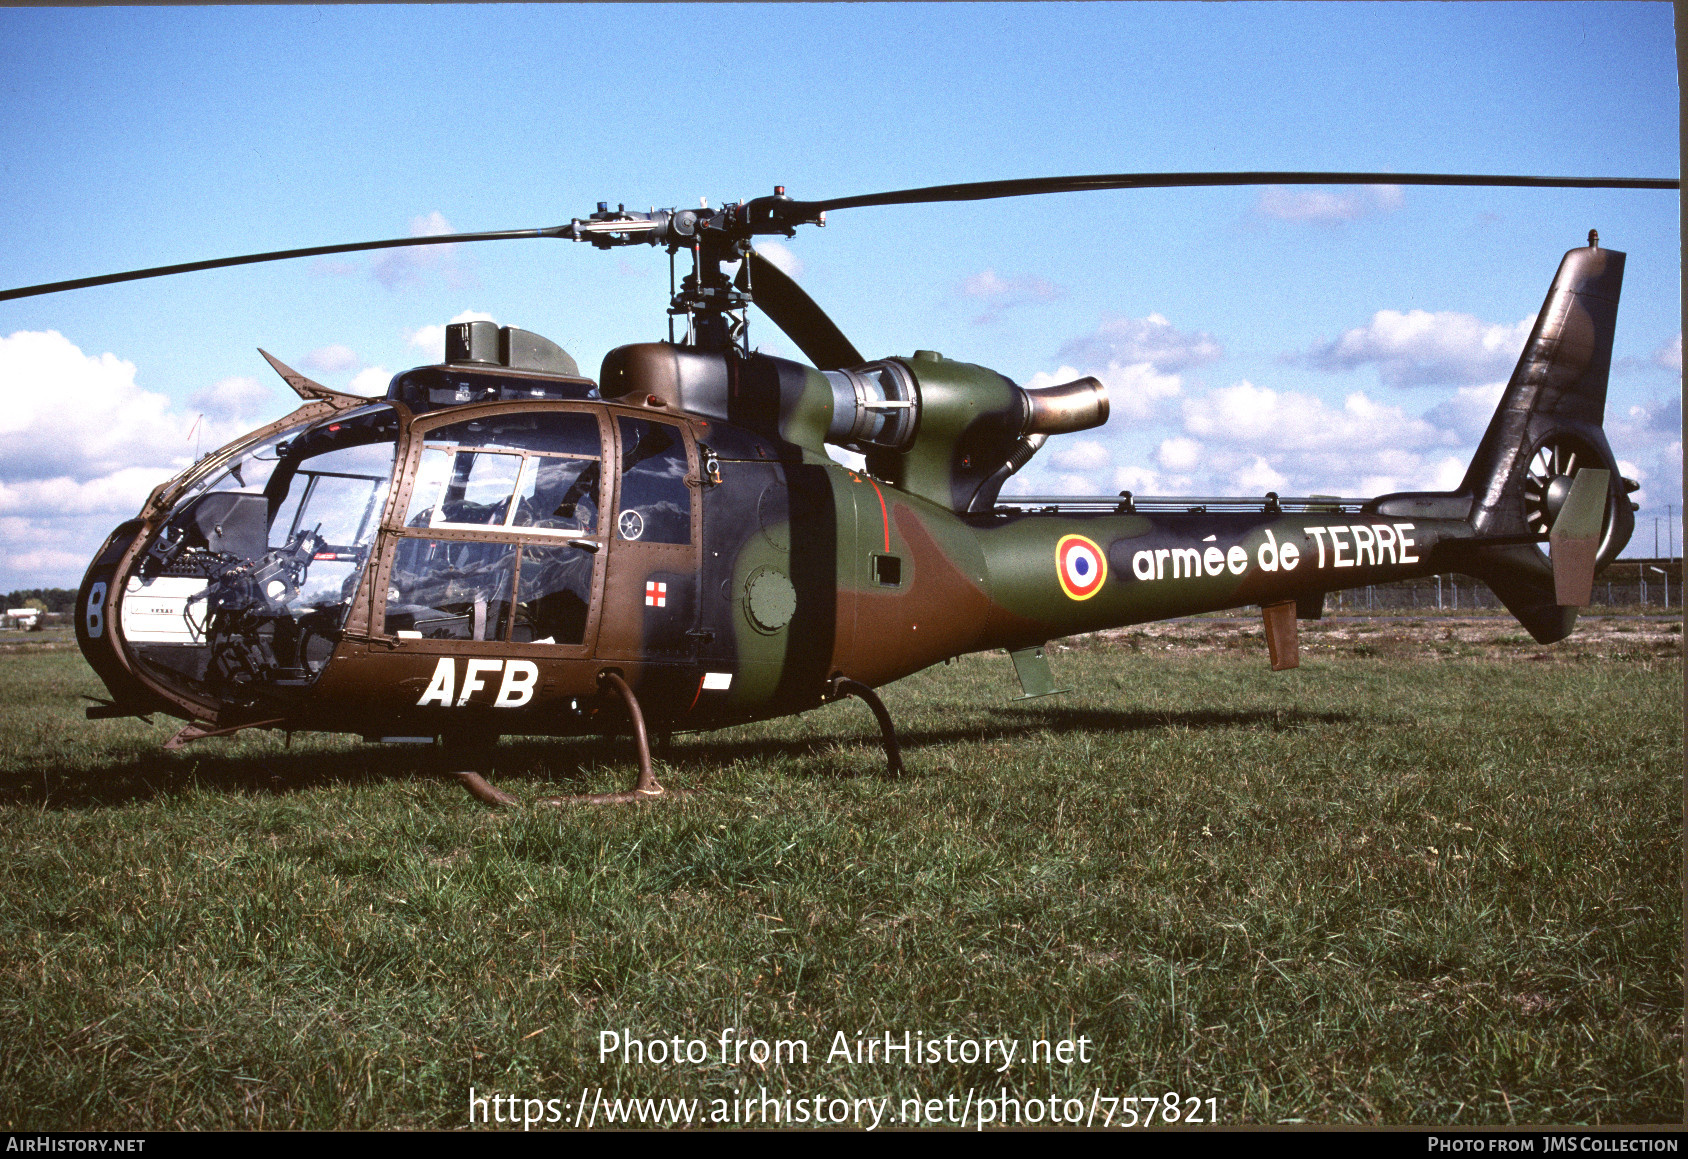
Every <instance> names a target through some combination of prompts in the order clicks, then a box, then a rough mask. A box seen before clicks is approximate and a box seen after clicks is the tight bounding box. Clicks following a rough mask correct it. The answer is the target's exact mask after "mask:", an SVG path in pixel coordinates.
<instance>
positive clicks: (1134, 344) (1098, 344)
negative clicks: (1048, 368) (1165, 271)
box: [1059, 314, 1225, 373]
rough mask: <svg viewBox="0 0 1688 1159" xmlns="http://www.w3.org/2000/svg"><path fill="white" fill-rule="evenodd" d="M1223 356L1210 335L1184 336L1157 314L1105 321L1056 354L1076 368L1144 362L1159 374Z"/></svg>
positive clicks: (1066, 344)
mask: <svg viewBox="0 0 1688 1159" xmlns="http://www.w3.org/2000/svg"><path fill="white" fill-rule="evenodd" d="M1224 353H1225V352H1224V350H1223V349H1221V347H1220V345H1219V343H1218V342H1217V341H1216V340H1215V339H1214V337H1213V335H1211V334H1206V333H1196V334H1190V333H1186V332H1184V331H1182V330H1179V329H1177V328H1175V327H1174V326H1173V325H1172V323H1170V322H1168V321H1167V320H1166V319H1165V318H1164V317H1162V316H1161V315H1160V314H1150V315H1149V316H1148V317H1146V318H1112V319H1109V320H1108V321H1106V322H1103V323H1102V324H1101V325H1100V326H1098V327H1097V328H1096V330H1095V331H1094V332H1092V333H1090V334H1087V335H1085V336H1084V337H1082V338H1074V339H1072V340H1070V341H1069V342H1067V343H1065V344H1064V345H1063V346H1062V347H1061V349H1060V351H1059V354H1060V357H1062V358H1065V359H1068V360H1070V361H1073V362H1076V363H1078V364H1079V365H1088V366H1103V365H1110V366H1112V365H1117V366H1129V365H1134V364H1137V363H1148V364H1150V365H1151V366H1153V367H1154V369H1155V370H1157V371H1159V372H1162V373H1169V372H1174V371H1179V370H1186V369H1188V368H1190V367H1192V366H1201V365H1202V364H1204V363H1208V362H1212V361H1214V360H1215V359H1217V358H1220V357H1221V356H1223V355H1224Z"/></svg>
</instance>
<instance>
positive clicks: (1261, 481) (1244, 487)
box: [1232, 455, 1393, 495]
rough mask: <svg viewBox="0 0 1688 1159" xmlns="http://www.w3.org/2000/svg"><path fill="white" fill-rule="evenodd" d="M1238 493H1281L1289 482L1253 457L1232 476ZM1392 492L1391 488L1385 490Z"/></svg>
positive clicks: (1285, 477)
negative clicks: (1252, 460) (1250, 461)
mask: <svg viewBox="0 0 1688 1159" xmlns="http://www.w3.org/2000/svg"><path fill="white" fill-rule="evenodd" d="M1232 478H1233V479H1235V480H1236V485H1237V489H1238V491H1240V492H1241V493H1242V494H1244V495H1264V494H1265V493H1266V492H1268V491H1282V490H1283V488H1284V484H1285V483H1287V482H1289V479H1288V477H1287V476H1285V475H1282V474H1280V473H1279V472H1277V471H1274V470H1273V469H1272V465H1271V464H1270V463H1268V462H1267V461H1266V458H1265V456H1263V455H1256V456H1254V462H1252V463H1250V464H1249V465H1248V466H1246V467H1244V468H1243V469H1242V470H1240V471H1238V472H1237V473H1236V474H1235V475H1233V476H1232ZM1387 490H1393V488H1387Z"/></svg>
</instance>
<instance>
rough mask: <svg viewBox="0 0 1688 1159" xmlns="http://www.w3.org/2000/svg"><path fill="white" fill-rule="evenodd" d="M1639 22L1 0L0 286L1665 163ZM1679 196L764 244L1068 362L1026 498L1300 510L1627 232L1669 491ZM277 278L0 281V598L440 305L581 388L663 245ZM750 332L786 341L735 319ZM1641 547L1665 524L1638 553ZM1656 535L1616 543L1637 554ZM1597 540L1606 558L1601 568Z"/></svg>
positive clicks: (870, 321)
mask: <svg viewBox="0 0 1688 1159" xmlns="http://www.w3.org/2000/svg"><path fill="white" fill-rule="evenodd" d="M1672 17H1673V13H1672V9H1671V8H1670V6H1669V5H1665V4H1589V5H1584V4H1547V5H1535V4H1498V5H1486V4H1470V5H1467V4H1405V5H1367V4H1336V5H1315V4H1295V5H1276V4H1258V5H1254V4H1219V5H1196V4H1187V5H1186V4H1173V5H1149V4H1130V5H1112V4H1073V5H1069V4H1039V5H971V4H969V5H947V4H946V5H931V6H928V5H891V6H880V5H869V4H852V5H836V6H835V5H795V6H778V5H749V6H720V7H717V6H666V5H661V6H630V7H615V6H593V7H566V6H562V7H551V6H538V5H534V6H526V5H524V6H496V5H475V6H467V7H450V6H426V7H403V6H395V7H372V8H364V7H324V8H305V7H295V8H254V7H233V8H205V9H199V8H195V9H157V8H146V9H112V8H92V9H21V10H20V9H5V10H0V93H3V97H0V236H3V237H5V238H6V239H7V244H6V245H5V246H4V247H0V285H3V286H18V285H26V284H31V283H36V282H43V281H51V280H58V279H62V278H69V277H76V276H81V275H86V274H93V273H101V272H109V271H114V270H122V269H130V268H136V267H142V266H149V265H157V264H165V263H170V262H179V261H187V260H193V259H196V258H202V257H212V256H219V255H224V254H234V253H245V252H254V251H261V250H268V249H279V248H288V247H295V246H305V245H313V244H326V243H333V242H341V241H354V240H361V239H368V238H381V237H393V236H400V235H403V234H405V233H406V232H409V231H412V230H419V229H439V228H446V227H449V228H451V229H453V230H482V229H505V228H521V227H529V226H540V225H551V224H556V223H558V222H562V221H566V220H568V219H569V218H570V217H573V216H577V215H584V214H585V213H587V212H589V211H590V210H591V209H592V208H593V206H594V205H595V203H596V202H598V201H599V200H608V201H610V202H611V203H612V204H613V203H616V202H625V203H626V204H628V205H629V206H630V207H636V208H640V209H643V208H646V207H648V206H653V205H655V206H677V205H694V204H696V203H697V199H698V198H699V197H707V198H708V199H709V201H710V204H719V203H720V202H721V201H723V200H730V199H734V198H739V197H753V196H757V195H759V194H761V193H765V192H770V191H771V190H772V187H773V186H774V185H775V184H784V185H785V186H787V187H788V189H789V191H790V192H791V193H792V194H793V195H794V196H797V197H806V198H825V197H834V196H843V195H847V194H853V193H861V192H869V191H874V190H879V189H896V188H904V187H910V186H919V185H927V184H937V183H947V182H955V181H972V180H986V179H992V178H1001V177H1023V176H1037V175H1046V174H1067V173H1097V172H1124V171H1162V170H1191V169H1288V170H1317V169H1344V170H1383V171H1387V170H1395V171H1404V172H1406V171H1431V172H1445V171H1469V172H1491V173H1542V174H1579V175H1602V176H1674V175H1676V174H1677V172H1678V169H1679V164H1680V162H1679V154H1678V142H1679V136H1680V134H1679V126H1678V101H1677V85H1676V62H1675V42H1674V32H1673V24H1672ZM1678 220H1679V219H1678V211H1677V198H1676V195H1675V194H1672V193H1658V192H1620V191H1539V190H1432V189H1413V188H1407V189H1388V188H1386V189H1381V190H1373V189H1364V188H1344V187H1337V188H1330V189H1323V190H1260V189H1214V190H1196V191H1191V190H1178V191H1155V192H1147V191H1145V192H1116V193H1105V194H1084V195H1064V196H1052V197H1040V198H1030V199H1021V200H1014V201H1003V202H995V203H974V204H970V205H969V204H963V205H950V206H909V207H896V208H878V209H862V210H853V211H847V212H841V213H837V214H834V215H833V217H832V220H831V221H830V223H829V224H828V226H827V227H826V228H825V229H809V230H806V231H804V232H803V233H801V234H800V235H799V236H798V237H797V238H795V239H792V240H791V241H790V242H789V243H787V245H786V252H785V253H783V254H775V255H774V256H776V257H777V258H778V259H779V260H781V261H785V262H786V263H787V264H788V266H789V268H790V269H791V270H793V271H794V272H795V273H796V276H797V277H798V279H799V280H800V281H801V282H802V283H803V284H804V286H805V287H806V288H808V289H809V291H810V293H811V294H812V295H813V296H814V297H816V298H817V300H819V301H820V302H821V303H822V304H823V305H824V306H825V307H826V308H827V309H828V310H829V311H830V312H831V313H832V315H833V317H834V319H835V320H836V321H837V322H838V323H839V324H840V325H841V326H842V327H843V328H844V329H845V331H846V332H847V333H848V334H849V335H850V336H851V337H852V339H853V340H854V341H855V343H856V345H857V346H858V347H859V348H860V349H861V350H863V352H864V353H866V354H867V355H868V356H869V357H876V356H882V355H889V354H905V355H906V354H908V353H911V352H912V351H913V350H914V349H916V348H926V349H936V350H940V351H942V352H943V353H945V354H946V355H949V356H951V357H955V358H961V359H965V360H967V361H973V362H980V363H984V364H986V365H989V366H992V367H995V368H996V369H999V370H1001V371H1002V372H1003V373H1005V374H1007V375H1009V376H1010V377H1012V378H1014V379H1015V380H1017V381H1020V382H1022V383H1028V384H1030V383H1034V382H1044V381H1055V380H1058V379H1060V378H1061V377H1063V376H1070V374H1075V373H1095V374H1098V375H1100V376H1101V377H1103V378H1104V379H1105V381H1107V382H1108V384H1109V386H1110V390H1111V392H1112V395H1113V398H1114V404H1115V405H1114V418H1113V419H1112V421H1111V422H1110V423H1109V425H1108V427H1107V428H1105V429H1104V430H1103V431H1101V432H1093V433H1087V434H1085V435H1079V436H1065V437H1063V438H1061V439H1057V440H1054V441H1052V442H1051V444H1050V445H1049V447H1047V448H1046V449H1045V450H1044V452H1043V453H1042V454H1041V455H1040V456H1039V457H1038V459H1037V460H1035V461H1034V463H1033V465H1032V467H1030V468H1028V470H1027V471H1026V472H1025V474H1024V476H1023V478H1022V479H1021V480H1017V482H1018V483H1019V484H1020V485H1021V486H1023V487H1024V488H1029V489H1032V490H1037V491H1049V490H1061V491H1066V490H1074V489H1082V490H1095V491H1114V490H1117V489H1119V488H1120V487H1122V486H1130V487H1132V488H1133V489H1134V490H1137V491H1138V492H1140V493H1146V492H1169V491H1203V492H1207V491H1213V490H1221V491H1226V492H1238V491H1240V492H1242V493H1253V492H1260V491H1264V490H1266V489H1268V487H1269V486H1270V488H1271V489H1275V490H1279V491H1282V492H1285V493H1302V492H1305V491H1308V490H1318V491H1327V492H1328V491H1336V492H1340V493H1343V494H1355V493H1360V492H1368V493H1375V492H1376V491H1381V490H1389V489H1394V488H1396V487H1419V486H1434V485H1437V484H1438V483H1441V482H1444V481H1445V480H1446V477H1447V475H1448V473H1449V472H1450V471H1455V470H1457V468H1458V467H1459V466H1460V465H1462V464H1463V461H1464V459H1465V457H1466V456H1467V455H1468V454H1469V452H1470V449H1471V447H1472V446H1474V445H1475V442H1476V437H1477V434H1478V433H1479V432H1480V430H1481V427H1482V425H1483V422H1484V421H1486V418H1487V412H1488V409H1489V408H1490V407H1491V406H1492V400H1493V397H1494V395H1495V393H1496V391H1497V389H1498V388H1497V387H1496V385H1495V384H1497V383H1499V382H1501V381H1504V379H1505V377H1506V374H1507V371H1508V369H1509V367H1510V363H1511V361H1512V358H1513V357H1515V355H1516V351H1517V347H1518V345H1520V344H1521V343H1522V339H1523V333H1524V332H1525V331H1527V329H1528V320H1529V319H1530V318H1531V317H1532V316H1533V314H1534V313H1535V311H1536V309H1537V308H1538V307H1539V306H1540V303H1541V299H1542V296H1543V294H1544V293H1545V291H1546V288H1547V285H1548V282H1549V280H1550V279H1551V277H1552V274H1553V270H1554V268H1555V266H1556V264H1557V262H1558V260H1559V257H1560V255H1561V254H1562V253H1563V252H1564V251H1565V250H1566V249H1569V248H1571V247H1573V246H1575V245H1579V244H1582V241H1583V239H1584V237H1585V236H1586V234H1587V231H1588V229H1589V228H1591V227H1597V228H1598V229H1599V230H1600V233H1601V237H1602V241H1603V243H1604V244H1606V245H1608V246H1609V247H1611V248H1614V249H1622V250H1625V251H1627V252H1628V253H1629V255H1630V256H1629V264H1628V271H1627V275H1626V283H1625V288H1624V303H1623V307H1622V310H1621V313H1620V318H1619V329H1618V339H1617V346H1618V349H1617V358H1618V368H1617V370H1615V372H1614V374H1613V378H1612V391H1611V398H1610V402H1609V405H1608V411H1607V414H1608V423H1607V430H1608V434H1609V436H1610V437H1611V440H1612V443H1613V445H1614V449H1615V450H1616V451H1617V453H1618V455H1619V457H1620V458H1621V459H1623V460H1625V462H1626V463H1628V464H1630V465H1631V466H1633V467H1634V469H1635V470H1636V472H1637V473H1638V474H1639V475H1640V476H1641V477H1642V479H1643V481H1644V483H1645V484H1646V487H1645V490H1644V491H1643V492H1642V493H1641V497H1642V499H1643V501H1644V503H1645V505H1646V508H1645V510H1644V511H1643V512H1642V514H1641V516H1640V528H1639V529H1638V533H1637V538H1636V541H1635V547H1636V549H1637V550H1639V551H1641V552H1644V553H1646V554H1651V552H1652V536H1651V527H1652V523H1651V520H1652V516H1653V514H1654V512H1655V510H1657V512H1658V513H1659V514H1661V515H1662V514H1663V505H1664V504H1665V503H1667V502H1669V503H1672V504H1675V503H1678V502H1679V500H1680V493H1681V447H1680V414H1681V403H1680V395H1681V386H1680V383H1681V297H1680V236H1679V228H1678ZM400 252H401V253H403V254H404V255H407V256H403V257H392V256H389V257H388V258H386V259H379V258H377V259H370V258H368V257H363V256H351V257H348V258H346V259H345V260H343V261H332V260H325V261H315V262H313V261H310V260H306V261H298V262H290V263H279V264H271V265H263V266H249V267H244V268H240V269H235V270H224V271H215V272H208V273H200V274H192V275H186V276H182V277H177V278H172V279H164V280H158V281H148V282H139V283H130V284H128V285H124V286H111V287H103V288H99V289H94V290H85V291H77V292H72V293H68V294H57V295H50V296H46V297H41V298H35V299H28V300H24V301H17V302H8V303H0V396H3V397H5V398H6V399H7V406H6V407H5V408H4V414H3V415H0V545H3V546H4V548H5V551H4V552H3V553H0V556H3V558H0V590H8V589H11V588H14V587H21V586H26V585H29V586H33V585H37V584H50V585H54V586H73V585H74V584H75V582H76V581H77V580H78V578H79V576H80V573H81V570H82V568H83V566H84V565H85V563H86V560H87V558H88V556H89V555H90V554H91V553H92V551H93V549H94V548H95V547H96V546H97V545H98V542H99V540H100V539H101V537H102V536H103V534H104V533H105V532H106V531H107V530H109V528H110V527H111V526H112V525H114V524H115V523H117V522H118V521H119V520H121V519H123V518H125V517H127V516H129V515H131V514H132V513H133V512H134V510H135V509H136V508H137V507H138V505H139V503H140V501H141V500H142V499H143V498H144V496H145V494H146V491H147V490H148V489H149V488H150V486H151V485H152V484H153V483H155V482H157V481H158V480H159V479H161V478H163V477H165V476H167V475H168V474H170V473H172V472H173V470H174V469H177V468H178V467H179V466H180V465H182V464H183V463H185V462H186V461H188V460H189V459H191V457H192V455H193V454H194V453H195V451H196V450H203V449H209V447H210V446H212V445H214V444H215V443H216V442H217V441H220V440H221V439H223V438H225V437H228V436H232V435H233V434H236V433H238V432H239V431H240V430H242V429H245V428H246V427H248V426H251V425H255V424H256V423H257V422H258V421H260V420H264V419H268V418H270V417H274V416H276V415H278V414H280V413H282V412H283V411H284V410H285V409H286V404H287V401H288V400H289V399H290V398H291V395H290V394H288V393H287V392H286V390H285V388H283V387H282V386H281V385H280V383H279V381H278V380H276V379H275V378H274V377H273V375H271V374H270V372H269V370H268V368H267V367H265V366H264V365H263V364H262V362H261V361H260V360H259V359H258V356H257V354H256V353H255V352H254V347H256V346H260V345H261V346H263V347H265V348H266V349H268V350H270V351H271V352H273V353H275V354H276V355H277V356H278V357H281V358H283V359H284V360H286V361H289V362H292V363H294V364H295V365H298V366H300V367H301V368H302V369H308V370H309V372H310V373H312V374H313V375H314V376H315V377H317V378H319V379H321V380H322V381H324V382H327V383H329V384H331V385H335V386H341V387H344V386H348V385H351V384H353V383H356V384H357V388H358V389H361V390H365V391H368V392H372V393H373V392H376V391H378V390H379V389H381V387H382V386H383V385H384V382H385V379H386V377H388V376H390V375H391V374H392V373H393V372H395V371H397V370H400V369H403V368H405V367H407V366H410V365H415V364H419V363H423V362H428V361H433V360H435V359H436V358H437V357H438V349H437V347H433V346H431V345H430V344H431V343H433V342H437V335H438V333H439V331H438V327H440V326H441V325H442V324H443V323H445V322H447V321H449V320H451V319H453V318H456V317H459V316H461V315H463V314H465V312H474V313H476V314H478V315H481V316H491V317H493V318H495V319H497V320H498V321H500V322H503V323H508V324H514V325H520V326H525V327H527V328H529V329H533V330H537V331H539V332H540V333H543V334H545V335H547V336H549V337H551V338H553V339H554V340H557V341H559V342H561V343H562V344H564V345H565V346H566V347H567V348H568V349H569V350H570V351H571V352H572V353H574V354H575V355H576V357H577V358H578V359H579V361H580V363H581V365H582V366H583V367H584V368H587V370H588V372H589V373H591V372H592V368H595V367H596V366H597V364H598V362H599V360H600V359H601V358H602V356H603V354H604V353H605V351H607V350H609V349H610V348H611V347H613V346H616V345H619V344H621V343H623V342H629V341H637V340H644V339H649V338H652V337H657V336H660V334H661V333H662V330H663V319H664V315H663V306H664V304H665V297H666V291H667V269H666V259H665V257H664V256H663V255H662V254H661V253H660V252H659V251H654V250H648V249H644V248H637V249H634V248H629V249H624V250H619V251H614V252H609V253H605V252H600V251H596V250H593V249H591V248H590V247H586V246H581V245H575V244H572V243H567V242H551V241H540V242H515V243H508V242H506V243H495V244H489V245H481V246H473V247H453V250H452V252H441V251H437V250H436V251H427V250H412V251H400ZM752 332H753V336H754V338H755V340H756V341H757V342H759V343H760V344H761V345H762V346H763V347H764V349H768V350H770V351H772V352H775V353H785V354H792V353H793V351H792V349H791V347H790V346H789V345H788V344H786V343H784V342H783V341H782V339H781V338H780V336H778V335H777V334H776V333H775V332H774V331H773V329H772V327H771V326H769V325H768V324H766V323H765V322H763V323H761V324H760V325H758V324H756V323H753V326H752ZM1674 534H1675V536H1676V538H1677V542H1678V544H1679V545H1680V531H1677V532H1675V533H1674ZM1662 546H1663V545H1662V543H1661V547H1662ZM1632 554H1633V552H1632Z"/></svg>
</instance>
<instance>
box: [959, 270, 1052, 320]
mask: <svg viewBox="0 0 1688 1159" xmlns="http://www.w3.org/2000/svg"><path fill="white" fill-rule="evenodd" d="M959 292H960V294H961V295H962V296H963V297H967V298H981V299H983V300H984V301H985V302H986V303H988V305H987V308H986V310H985V312H984V313H983V314H980V315H979V316H978V317H977V318H974V319H973V322H974V324H975V325H979V326H986V325H990V324H991V323H993V322H995V321H997V320H998V319H999V318H1001V317H1002V315H1003V313H1004V311H1007V310H1012V309H1015V308H1017V307H1020V306H1027V305H1033V304H1035V303H1039V302H1053V301H1056V300H1057V299H1059V298H1063V297H1065V296H1066V291H1065V290H1063V289H1062V288H1061V287H1060V286H1057V285H1056V284H1055V283H1054V282H1051V281H1049V280H1048V279H1047V278H1040V277H1038V276H1037V275H1035V274H1021V275H1017V276H1014V277H1008V278H1005V277H1003V276H1002V275H1000V274H998V273H997V272H996V271H995V270H993V269H987V270H985V271H984V272H983V273H978V274H973V275H971V276H969V277H966V278H963V279H962V281H961V285H960V287H959Z"/></svg>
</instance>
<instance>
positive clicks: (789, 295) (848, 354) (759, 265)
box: [736, 250, 867, 370]
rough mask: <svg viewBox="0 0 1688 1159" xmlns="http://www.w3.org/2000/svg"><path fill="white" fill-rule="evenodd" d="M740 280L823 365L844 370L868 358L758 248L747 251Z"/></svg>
mask: <svg viewBox="0 0 1688 1159" xmlns="http://www.w3.org/2000/svg"><path fill="white" fill-rule="evenodd" d="M736 281H737V283H738V287H739V289H741V290H745V289H748V290H749V291H750V292H751V296H752V299H753V300H754V301H755V303H756V304H757V305H758V306H760V307H761V308H762V312H763V313H764V314H766V315H767V316H768V317H769V318H771V319H773V323H774V325H776V326H778V327H779V328H780V329H781V330H782V331H784V332H785V335H786V337H787V338H790V339H791V340H792V341H793V342H795V343H797V349H799V350H801V351H802V352H803V356H804V357H805V358H807V359H808V360H809V361H810V362H812V363H814V364H815V366H816V367H818V368H819V369H821V370H842V369H843V368H844V367H846V366H860V365H861V364H862V363H864V362H866V361H867V359H865V358H863V357H862V356H861V354H859V353H858V352H857V351H856V348H855V347H854V346H853V345H851V343H850V340H849V339H848V338H846V337H844V332H843V331H842V330H840V329H839V328H838V327H837V326H836V325H835V324H834V323H833V321H832V319H831V318H828V317H827V316H826V311H825V310H822V309H821V308H820V307H819V306H817V305H815V300H814V299H813V298H811V297H809V295H808V294H806V293H805V292H804V291H803V287H802V286H799V285H798V284H797V283H796V282H794V281H792V280H791V278H790V277H789V276H788V275H787V274H786V272H785V271H784V270H782V269H780V268H779V267H778V266H776V265H775V264H774V263H773V262H771V261H769V260H768V259H767V258H765V257H763V256H762V255H761V254H759V253H757V252H756V251H755V250H751V251H750V252H749V253H748V254H746V255H745V258H744V265H742V266H740V267H739V272H738V278H737V279H736Z"/></svg>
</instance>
